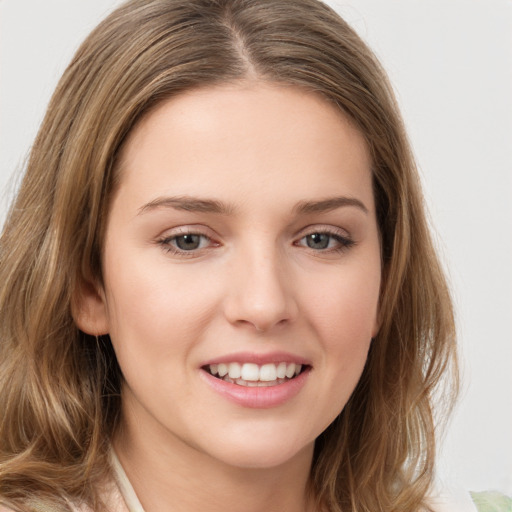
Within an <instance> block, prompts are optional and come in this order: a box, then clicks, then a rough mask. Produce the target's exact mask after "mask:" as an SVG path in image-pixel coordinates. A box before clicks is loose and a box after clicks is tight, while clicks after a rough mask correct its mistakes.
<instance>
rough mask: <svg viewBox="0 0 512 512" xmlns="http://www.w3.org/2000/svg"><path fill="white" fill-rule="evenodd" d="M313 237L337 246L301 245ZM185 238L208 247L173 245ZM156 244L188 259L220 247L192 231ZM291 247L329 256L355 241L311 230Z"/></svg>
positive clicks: (323, 231) (166, 238) (201, 234)
mask: <svg viewBox="0 0 512 512" xmlns="http://www.w3.org/2000/svg"><path fill="white" fill-rule="evenodd" d="M314 235H327V236H328V237H329V240H328V245H330V244H331V242H332V240H334V241H335V242H336V244H337V245H336V247H326V248H323V249H315V248H312V247H308V246H307V245H303V244H301V242H302V241H303V240H306V239H307V237H310V236H314ZM187 236H191V237H194V236H196V237H200V238H201V239H202V241H205V240H206V242H207V244H208V245H209V246H207V247H201V246H200V247H197V248H194V249H190V250H185V249H180V248H179V247H177V246H176V245H174V243H176V240H178V239H179V238H182V237H187ZM157 243H158V245H160V246H161V247H162V248H163V249H164V251H165V252H166V253H171V254H174V255H177V256H182V257H189V258H193V257H196V256H197V255H198V251H202V250H205V249H206V250H207V249H209V248H211V247H212V245H213V247H215V246H219V245H220V244H219V243H217V242H214V241H213V240H212V238H211V237H209V236H208V235H205V234H204V233H198V232H196V231H193V230H190V231H188V230H184V231H183V232H179V233H175V234H172V235H170V236H166V237H162V238H160V239H158V240H157ZM306 243H307V242H306ZM200 244H201V241H200ZM293 245H294V246H296V247H303V248H305V249H308V250H309V251H312V252H314V253H317V254H331V253H342V252H345V251H347V250H349V249H350V248H351V247H353V246H354V245H355V241H354V240H352V239H351V238H350V237H348V236H346V235H341V234H340V233H338V232H335V231H333V230H329V229H314V230H311V231H310V232H308V233H306V234H304V235H302V236H301V237H300V238H299V239H298V240H297V241H295V242H294V243H293Z"/></svg>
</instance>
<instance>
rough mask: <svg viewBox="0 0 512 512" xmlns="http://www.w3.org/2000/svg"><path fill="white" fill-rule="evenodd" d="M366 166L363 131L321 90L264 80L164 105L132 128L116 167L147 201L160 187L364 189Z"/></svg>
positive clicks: (191, 190) (185, 190) (289, 191)
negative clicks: (321, 94) (337, 187)
mask: <svg viewBox="0 0 512 512" xmlns="http://www.w3.org/2000/svg"><path fill="white" fill-rule="evenodd" d="M370 169H371V161H370V156H369V151H368V148H367V146H366V142H365V140H364V137H363V136H362V134H361V133H360V132H359V131H358V129H357V128H356V127H355V126H354V124H353V123H352V122H351V121H350V120H349V118H348V117H347V116H345V115H344V114H343V113H342V112H341V110H340V109H338V108H336V107H335V106H334V105H333V104H331V103H330V102H328V101H327V100H326V99H324V98H323V97H322V96H320V95H319V94H314V93H311V92H308V91H304V90H302V89H300V88H298V87H294V86H284V85H276V84H268V83H261V82H258V83H252V82H248V83H244V82H242V83H236V84H228V85H222V86H216V87H208V88H204V89H198V90H193V91H189V92H187V93H184V94H181V95H178V96H176V97H174V98H171V99H169V100H167V101H165V102H163V103H162V104H161V105H159V106H158V107H157V108H156V109H155V110H154V111H152V112H151V113H150V114H148V115H147V116H146V117H145V118H143V120H142V121H141V122H140V123H139V124H138V125H137V126H136V127H135V129H134V130H133V131H132V133H131V134H130V136H129V138H128V140H127V142H126V144H125V146H124V148H123V151H122V154H121V159H120V166H119V171H120V176H121V180H120V181H121V188H122V187H123V186H124V187H125V188H131V189H133V192H134V193H135V194H136V195H138V196H140V197H141V200H142V196H143V195H151V194H155V193H157V189H158V188H159V189H160V190H159V193H160V194H164V193H172V194H176V193H179V194H193V195H198V194H199V195H204V194H206V195H208V194H210V193H211V191H212V188H214V189H215V190H216V192H218V193H219V194H221V195H222V193H224V192H229V191H231V192H236V191H237V190H238V192H239V194H241V195H243V194H244V193H246V192H248V191H246V190H244V184H247V183H251V191H252V192H255V191H256V189H258V188H259V187H262V188H265V189H266V190H265V193H266V194H268V193H269V190H270V189H274V190H276V191H280V192H281V194H282V193H283V192H286V195H289V196H293V194H294V191H295V192H297V194H299V195H300V194H304V193H305V192H308V193H309V194H313V195H329V192H330V189H331V188H332V187H336V186H338V185H339V186H342V187H345V188H346V187H347V186H348V187H349V188H351V189H352V190H349V192H351V193H358V194H361V193H362V191H363V190H364V194H366V195H367V194H368V190H366V189H368V185H369V184H370V183H371V172H370ZM292 185H293V186H292ZM370 189H371V186H370ZM203 191H204V194H203ZM339 192H340V193H341V192H344V193H346V192H347V191H344V190H340V191H339ZM300 199H301V198H298V197H297V200H300ZM366 199H367V200H368V199H369V198H368V197H367V198H366Z"/></svg>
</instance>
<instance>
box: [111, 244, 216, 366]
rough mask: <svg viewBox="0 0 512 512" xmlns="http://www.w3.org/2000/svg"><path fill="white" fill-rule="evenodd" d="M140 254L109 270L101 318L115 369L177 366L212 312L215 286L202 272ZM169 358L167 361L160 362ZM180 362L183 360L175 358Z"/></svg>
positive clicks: (213, 311)
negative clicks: (139, 364) (136, 363)
mask: <svg viewBox="0 0 512 512" xmlns="http://www.w3.org/2000/svg"><path fill="white" fill-rule="evenodd" d="M145 254H146V253H145V252H143V251H141V253H140V254H137V253H135V254H134V256H132V257H127V256H126V255H125V257H124V258H123V259H119V260H118V261H119V264H117V265H115V264H114V261H115V260H114V259H113V258H111V261H109V262H108V261H107V262H106V264H109V270H110V272H109V273H108V276H109V278H108V282H106V283H105V285H106V289H107V297H106V299H107V310H108V311H107V312H108V317H109V325H110V336H111V339H112V342H113V344H114V347H115V349H116V352H117V354H118V358H119V360H120V364H123V362H124V361H125V360H126V363H128V364H130V362H131V361H133V360H137V358H139V360H140V359H141V358H144V359H147V360H152V361H155V360H156V361H160V360H166V361H170V362H172V361H175V362H178V361H182V360H183V358H184V357H185V356H186V354H187V352H188V351H189V350H191V348H192V347H193V346H194V345H195V344H197V343H198V342H199V341H200V339H201V335H202V333H204V330H205V328H206V326H207V325H208V324H209V322H210V320H211V317H212V315H213V314H214V313H215V311H216V310H217V307H218V296H219V293H218V289H217V288H218V286H217V284H216V283H215V281H214V280H212V279H211V274H210V279H208V276H207V275H202V272H201V271H199V272H197V271H196V272H194V273H190V272H186V271H185V270H184V268H182V267H181V266H180V265H170V264H169V262H168V261H166V260H165V258H162V257H159V258H158V259H157V261H155V259H151V260H149V261H148V258H145V257H144V255H145ZM167 355H169V356H170V357H169V358H166V356H167ZM181 356H183V357H181Z"/></svg>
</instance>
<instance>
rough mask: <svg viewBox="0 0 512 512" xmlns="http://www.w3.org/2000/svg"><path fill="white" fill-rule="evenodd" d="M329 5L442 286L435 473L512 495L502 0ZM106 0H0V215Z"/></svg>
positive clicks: (508, 100) (511, 211) (510, 59)
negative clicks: (414, 199)
mask: <svg viewBox="0 0 512 512" xmlns="http://www.w3.org/2000/svg"><path fill="white" fill-rule="evenodd" d="M329 3H330V4H331V5H332V6H333V7H335V8H336V9H337V10H338V12H340V13H341V14H342V16H344V17H345V19H346V20H347V21H348V22H349V23H351V24H352V26H354V28H355V29H356V30H357V31H358V32H359V34H360V35H361V36H362V37H363V38H364V39H365V40H366V41H367V42H368V43H369V44H370V46H371V47H372V48H373V49H374V51H375V52H376V54H377V55H378V57H379V58H380V59H381V61H382V62H383V64H384V67H385V68H386V69H387V71H388V73H389V75H390V77H391V80H392V82H393V84H394V87H395V89H396V93H397V97H398V100H399V103H400V105H401V107H402V112H403V115H404V118H405V121H406V125H407V127H408V130H409V135H410V138H411V141H412V144H413V147H414V150H415V153H416V156H417V160H418V163H419V166H420V169H421V173H422V178H423V182H424V187H425V194H426V198H427V204H428V206H429V209H430V213H431V216H432V220H433V224H434V226H435V232H436V238H437V239H438V244H439V248H440V251H441V254H442V257H443V261H444V262H445V265H446V268H447V271H448V273H449V277H450V281H451V283H452V286H453V293H454V298H455V303H456V309H457V316H458V327H459V338H460V345H461V352H462V364H463V370H464V388H463V396H462V400H461V401H460V404H459V406H458V408H457V409H456V412H455V415H454V417H453V420H452V422H451V424H450V428H449V430H448V433H447V435H446V439H445V442H444V446H443V449H442V453H441V458H440V474H441V477H442V479H443V480H444V481H449V482H451V483H456V484H458V485H460V486H462V487H464V488H466V489H471V490H483V489H498V490H501V491H504V492H507V493H508V494H512V377H511V368H512V334H511V333H512V206H511V205H512V0H485V2H484V1H482V0H352V1H345V0H331V1H330V2H329ZM117 4H119V1H117V0H45V1H44V2H41V1H39V0H0V189H1V190H2V194H1V202H0V220H1V219H3V218H4V216H5V211H6V208H7V204H8V203H9V200H10V198H11V197H12V191H13V188H14V186H15V183H16V180H17V178H16V177H14V176H15V174H14V173H15V171H16V170H17V169H20V168H21V167H22V164H23V159H24V157H25V156H26V154H27V152H28V150H29V148H30V144H31V141H32V140H33V138H34V136H35V134H36V131H37V128H38V125H39V123H40V122H41V119H42V116H43V114H44V110H45V107H46V104H47V102H48V100H49V97H50V95H51V93H52V91H53V89H54V87H55V85H56V83H57V80H58V78H59V76H60V75H61V73H62V71H63V70H64V67H65V66H66V64H67V62H68V61H69V60H70V59H71V56H72V54H73V53H74V51H75V50H76V48H77V46H78V44H79V43H80V42H81V40H82V39H83V38H84V37H85V36H86V35H87V33H88V32H89V31H90V30H91V29H92V28H93V27H94V26H95V24H96V23H97V22H98V21H99V20H100V19H101V18H102V17H103V16H104V15H105V14H106V13H107V12H109V11H110V10H111V9H112V8H113V6H115V5H117ZM17 175H19V172H18V173H17ZM17 175H16V176H17Z"/></svg>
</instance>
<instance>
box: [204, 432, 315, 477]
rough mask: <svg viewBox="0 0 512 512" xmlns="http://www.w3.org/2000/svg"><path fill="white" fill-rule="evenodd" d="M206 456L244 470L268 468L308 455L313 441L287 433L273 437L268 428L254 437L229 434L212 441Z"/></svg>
mask: <svg viewBox="0 0 512 512" xmlns="http://www.w3.org/2000/svg"><path fill="white" fill-rule="evenodd" d="M214 446H215V449H214V450H211V449H210V450H209V452H210V455H211V456H213V457H214V458H216V459H218V460H220V461H222V462H224V463H225V464H227V465H228V466H232V467H237V468H245V469H266V468H267V469H268V468H275V467H279V466H282V465H284V464H286V463H289V462H292V461H296V460H297V459H299V458H303V457H308V458H312V456H313V449H314V440H313V441H308V442H306V443H305V442H304V441H302V442H300V441H299V440H297V439H292V438H291V437H290V436H275V435H274V436H273V435H272V431H267V432H266V434H265V435H263V436H260V437H258V438H255V437H254V436H251V437H250V438H248V437H247V436H245V437H242V436H240V437H239V438H237V437H235V436H229V438H228V439H226V440H225V442H223V443H218V444H215V445H214Z"/></svg>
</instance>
